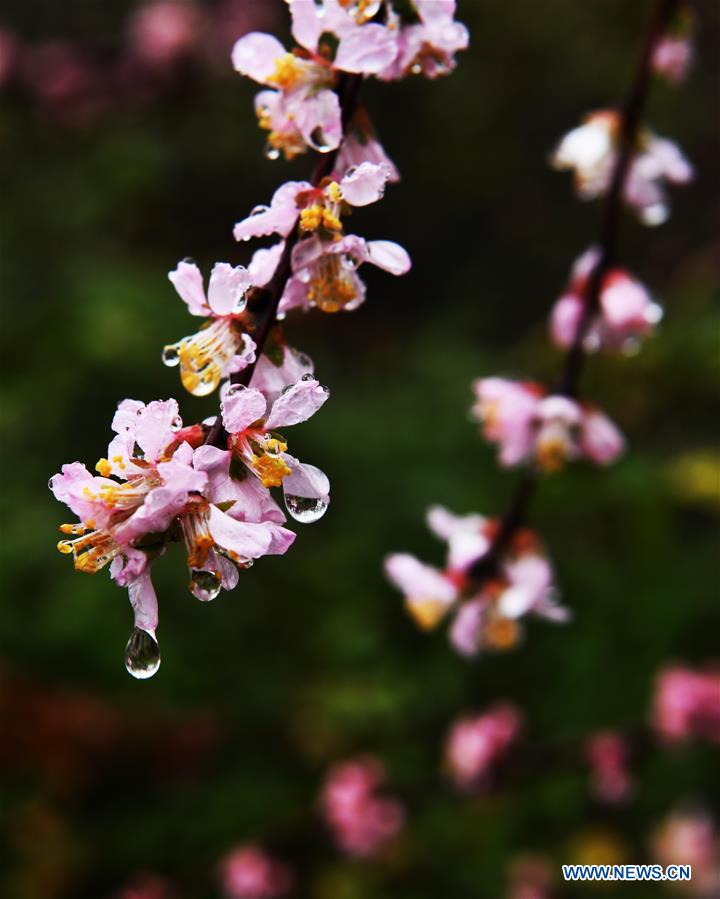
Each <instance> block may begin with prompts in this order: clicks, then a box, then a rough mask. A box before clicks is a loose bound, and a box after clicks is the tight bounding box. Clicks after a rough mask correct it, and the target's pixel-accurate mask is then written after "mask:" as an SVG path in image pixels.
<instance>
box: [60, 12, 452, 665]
mask: <svg viewBox="0 0 720 899" xmlns="http://www.w3.org/2000/svg"><path fill="white" fill-rule="evenodd" d="M286 2H287V5H288V7H289V12H290V16H291V19H292V35H293V39H294V41H295V44H296V45H295V46H294V47H293V48H292V49H291V50H290V51H288V50H286V48H285V47H283V46H282V44H280V42H279V41H278V40H277V39H276V38H275V37H273V36H272V35H269V34H260V33H251V34H247V35H245V36H244V37H242V38H240V39H239V40H238V41H237V43H236V44H235V46H234V48H233V51H232V61H233V65H234V67H235V69H236V70H237V71H238V72H240V73H241V74H243V75H245V76H247V77H250V78H252V79H253V80H255V81H257V82H258V83H259V84H261V85H262V87H263V90H262V91H261V92H260V93H259V94H258V96H257V98H256V103H255V108H256V112H257V116H258V122H259V125H260V128H261V129H263V130H264V131H267V132H268V134H267V144H266V151H265V155H266V156H267V157H269V158H270V159H277V158H279V157H280V156H284V157H285V158H286V159H292V158H293V157H295V156H297V155H300V154H304V153H307V152H312V153H315V154H318V160H317V164H316V165H315V169H314V172H313V175H312V177H311V178H310V179H309V180H308V181H290V182H287V183H285V184H283V185H281V186H280V187H279V188H278V189H277V190H276V191H275V193H274V195H273V197H272V199H271V200H270V203H269V205H262V206H256V207H255V208H254V209H253V210H252V212H251V213H250V215H249V216H247V217H246V218H244V219H242V220H241V221H239V222H238V223H237V224H236V225H235V228H234V236H235V238H236V240H238V241H240V242H243V243H244V242H246V241H250V240H254V239H257V238H266V237H275V238H276V242H275V243H273V244H272V245H270V246H261V247H258V248H257V249H255V251H254V252H253V254H252V256H251V258H250V259H249V261H248V265H247V266H242V265H238V266H233V265H231V264H229V263H227V262H218V263H216V264H215V266H214V267H213V269H212V271H211V272H210V276H209V278H208V280H207V284H206V283H205V281H204V279H203V276H202V273H201V271H200V269H199V268H198V267H197V266H196V265H195V263H194V262H192V261H190V260H184V261H182V262H180V263H179V264H178V265H177V267H176V268H175V269H174V270H173V271H172V272H170V274H169V278H170V281H171V282H172V284H173V286H174V288H175V290H176V291H177V293H178V295H179V296H180V298H181V299H182V301H183V302H184V303H185V304H186V305H187V308H188V312H189V313H190V315H192V316H195V317H196V318H199V319H202V324H201V327H200V328H199V330H197V331H195V332H194V333H191V334H189V335H188V336H185V337H182V338H180V339H179V340H176V341H175V342H174V343H169V344H168V345H167V346H166V347H165V349H164V350H163V354H162V356H163V361H164V363H165V364H166V365H167V366H171V367H178V368H179V372H180V380H181V383H182V385H183V387H185V389H186V390H187V391H188V392H189V393H190V394H192V395H193V396H206V395H208V394H211V393H213V392H214V391H216V390H219V399H220V408H219V412H218V414H217V415H216V416H214V417H213V418H211V419H207V420H205V421H203V422H199V423H193V424H189V425H187V424H185V423H184V422H183V421H182V419H181V417H180V410H179V405H178V403H177V401H176V400H174V399H169V400H156V401H154V402H150V403H147V404H145V403H143V402H140V401H138V400H134V399H125V400H123V401H122V402H120V403H119V405H118V408H117V411H116V413H115V416H114V418H113V419H112V425H111V427H112V431H113V433H114V436H113V437H112V439H111V441H110V444H109V446H108V449H107V454H106V455H105V456H103V457H102V458H101V459H100V460H99V461H98V462H97V464H96V470H97V475H94V474H91V473H90V471H89V470H88V469H87V468H86V466H85V465H84V464H82V463H80V462H73V463H71V464H69V465H64V466H63V467H62V471H61V472H60V473H59V474H56V475H55V476H54V477H53V478H52V479H51V481H50V488H51V490H52V492H53V493H54V495H55V497H56V498H57V499H58V500H60V501H61V502H64V503H65V504H66V505H67V506H68V507H69V508H70V510H71V511H72V512H73V513H74V514H75V515H76V516H77V518H78V519H79V521H78V522H75V523H68V524H63V525H62V526H61V528H60V530H61V531H62V532H63V539H62V540H61V541H60V542H59V544H58V549H59V550H60V552H62V553H64V554H67V555H72V557H73V561H74V565H75V568H76V569H77V570H78V571H81V572H85V573H89V574H94V573H96V572H97V571H99V570H100V569H102V568H104V567H106V566H107V565H109V566H110V575H111V577H112V578H113V580H114V581H115V582H116V583H117V584H119V585H121V586H124V587H127V589H128V593H129V597H130V603H131V605H132V608H133V611H134V617H135V622H134V629H133V631H132V634H131V636H130V640H129V642H128V644H127V649H126V655H125V662H126V667H127V669H128V671H129V672H130V674H132V675H133V676H135V677H137V678H147V677H150V676H152V675H153V674H154V673H155V672H156V671H157V669H158V667H159V665H160V651H159V647H158V643H157V637H156V631H157V626H158V603H157V597H156V594H155V590H154V588H153V584H152V580H151V569H152V565H153V564H154V562H155V560H156V559H157V558H158V557H159V556H161V555H163V554H164V553H165V551H166V549H167V547H168V545H169V544H171V543H175V542H178V543H183V544H184V547H185V553H186V562H187V567H188V570H189V586H190V591H191V592H192V594H193V595H194V596H195V597H196V598H197V599H199V600H201V601H209V600H212V599H214V598H215V597H216V596H217V595H218V594H219V593H220V591H221V590H223V589H224V590H232V589H233V588H234V587H235V586H236V585H237V584H238V581H239V578H240V572H241V571H242V570H243V569H246V568H249V567H250V566H251V565H252V564H253V562H254V561H255V560H256V559H259V558H261V557H262V556H266V555H279V554H283V553H285V552H286V551H287V550H288V548H289V547H290V545H291V544H292V543H293V541H294V539H295V534H294V532H292V531H290V530H288V529H287V528H286V527H285V524H286V517H285V514H284V513H283V511H282V509H281V508H280V506H279V505H278V503H277V501H276V499H275V496H274V495H273V493H272V492H271V491H272V490H274V489H279V488H282V491H283V496H284V503H285V508H286V510H287V512H288V513H289V515H290V516H291V517H292V518H293V519H294V520H296V521H298V522H303V523H304V522H313V521H317V520H318V519H319V518H320V517H321V516H322V515H323V514H324V512H325V510H326V509H327V507H328V503H329V501H330V483H329V481H328V478H327V477H326V475H325V474H324V473H323V472H322V471H321V470H320V469H319V468H316V467H315V466H314V465H310V464H307V463H302V462H300V461H299V460H298V459H296V458H295V457H294V456H292V455H291V454H290V453H289V452H288V442H287V439H286V437H285V429H286V428H290V427H291V426H293V425H296V424H300V423H301V422H303V421H306V420H307V419H308V418H310V417H311V416H312V415H314V414H315V413H316V412H317V411H318V410H319V409H320V408H321V407H322V406H323V405H324V403H325V402H326V401H327V399H328V397H329V391H328V390H327V388H325V387H324V386H322V385H321V384H320V382H319V381H318V380H317V379H316V378H315V376H314V366H313V363H312V360H311V359H309V358H308V357H307V356H306V355H304V354H303V353H300V352H299V351H298V350H296V349H294V348H292V347H291V346H289V345H288V344H287V342H286V340H285V338H284V335H283V333H282V331H281V329H280V327H279V325H278V322H279V321H280V320H281V319H282V318H284V317H285V315H286V314H287V312H289V311H291V310H294V309H303V310H308V309H311V308H312V309H318V310H320V311H322V312H326V313H332V312H338V311H340V310H344V311H351V310H353V309H356V308H357V307H358V306H359V305H360V304H361V303H363V301H364V300H365V285H364V284H363V281H362V279H361V277H360V275H359V273H358V269H359V268H360V266H361V265H363V264H365V263H368V264H371V265H375V266H378V267H380V268H382V269H384V270H385V271H387V272H389V273H390V274H393V275H401V274H404V273H405V272H407V271H408V269H409V268H410V259H409V256H408V254H407V253H406V251H405V250H404V249H403V248H402V247H401V246H399V245H398V244H396V243H394V242H392V241H388V240H367V239H365V238H364V237H361V236H359V235H356V234H350V233H347V232H346V228H345V221H344V220H345V218H346V216H347V215H348V214H349V212H350V211H351V209H353V208H357V207H363V206H367V205H369V204H371V203H375V202H377V201H379V200H380V199H381V197H382V196H383V193H384V190H385V186H386V184H387V183H388V182H392V181H396V180H397V179H398V177H399V175H398V171H397V169H396V167H395V165H394V164H393V163H392V162H391V161H390V159H389V158H388V156H387V155H386V153H385V151H384V149H383V147H382V145H381V144H380V143H379V141H378V140H377V137H376V136H375V132H374V129H373V126H372V123H371V121H370V117H369V115H368V113H367V111H366V110H365V109H364V108H363V107H362V106H361V105H360V102H359V99H358V92H359V89H360V86H361V83H362V81H363V79H365V78H368V77H376V78H378V79H381V80H383V81H393V80H397V79H400V78H403V77H405V76H406V75H410V74H422V75H425V76H427V77H428V78H435V77H437V76H438V75H442V74H446V73H448V72H450V71H452V69H453V67H454V65H455V62H454V54H455V53H456V52H457V51H458V50H462V49H464V48H465V47H466V46H467V42H468V35H467V30H466V29H465V27H464V26H463V25H462V24H460V23H458V22H456V21H455V20H454V13H455V3H454V2H453V0H413V2H412V3H403V4H402V6H400V5H399V4H398V8H397V9H396V8H395V5H394V4H393V3H392V2H391V0H319V2H317V0H286Z"/></svg>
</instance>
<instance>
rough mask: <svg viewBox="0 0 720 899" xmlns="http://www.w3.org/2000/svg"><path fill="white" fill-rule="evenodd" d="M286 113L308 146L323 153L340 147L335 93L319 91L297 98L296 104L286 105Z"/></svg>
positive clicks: (338, 114)
mask: <svg viewBox="0 0 720 899" xmlns="http://www.w3.org/2000/svg"><path fill="white" fill-rule="evenodd" d="M288 112H289V114H290V115H291V116H292V117H293V120H294V122H295V124H296V126H297V128H298V130H299V132H300V134H302V136H303V139H304V140H305V143H306V144H308V146H310V147H313V148H314V149H316V150H319V151H320V152H323V153H327V152H328V151H329V150H335V149H336V148H337V147H339V146H340V141H341V140H342V113H341V111H340V101H339V99H338V95H337V94H336V93H335V91H331V90H320V91H317V92H315V93H311V94H307V95H304V96H302V97H300V96H298V98H297V102H296V103H294V104H293V103H289V104H288Z"/></svg>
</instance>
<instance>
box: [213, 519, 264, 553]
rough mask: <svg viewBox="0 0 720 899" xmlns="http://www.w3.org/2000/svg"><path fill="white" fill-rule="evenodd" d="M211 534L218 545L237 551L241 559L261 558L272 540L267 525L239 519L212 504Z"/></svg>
mask: <svg viewBox="0 0 720 899" xmlns="http://www.w3.org/2000/svg"><path fill="white" fill-rule="evenodd" d="M210 534H211V536H212V538H213V540H214V541H215V542H216V543H217V545H218V546H220V547H222V548H223V549H225V550H229V551H231V552H234V553H237V555H238V557H239V558H240V559H259V558H260V556H262V555H265V553H266V552H267V551H268V548H269V547H270V543H271V541H272V535H271V533H270V531H269V529H268V527H267V526H266V525H264V524H255V523H253V522H248V521H237V520H236V519H234V518H231V517H230V516H229V515H227V514H226V513H225V512H221V511H220V509H218V508H217V506H210Z"/></svg>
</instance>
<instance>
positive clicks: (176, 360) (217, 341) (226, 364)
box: [162, 260, 255, 396]
mask: <svg viewBox="0 0 720 899" xmlns="http://www.w3.org/2000/svg"><path fill="white" fill-rule="evenodd" d="M168 278H169V279H170V281H171V282H172V284H173V286H174V287H175V290H177V292H178V294H179V295H180V298H181V299H182V300H183V302H185V303H186V304H187V307H188V311H189V312H190V314H191V315H197V316H203V317H205V318H208V319H209V320H210V325H209V326H208V327H204V328H202V329H201V330H200V331H198V332H196V333H195V334H191V335H190V336H188V337H183V338H182V339H181V340H178V341H177V343H171V344H168V346H166V347H165V349H164V350H163V355H162V358H163V362H164V363H165V365H168V366H171V367H172V366H176V365H179V366H180V380H181V381H182V384H183V387H185V389H186V390H187V391H189V392H190V393H192V394H193V396H207V395H208V394H209V393H212V391H213V390H215V388H216V387H217V386H218V384H219V383H220V381H221V380H222V378H224V377H227V376H228V375H230V374H231V373H233V372H238V371H242V370H243V369H244V368H246V367H247V366H248V365H250V364H251V363H252V362H254V361H255V343H254V341H253V340H252V338H250V337H249V336H248V335H247V334H245V333H244V330H243V324H242V319H240V318H239V316H240V314H241V313H242V312H243V310H244V309H245V305H246V303H247V300H246V293H247V291H248V289H249V288H250V287H251V286H252V279H251V275H250V272H249V271H248V270H247V269H246V268H243V266H241V265H238V266H235V267H234V268H233V266H231V265H229V264H228V263H227V262H217V263H215V265H214V266H213V270H212V272H211V273H210V283H209V284H208V290H207V295H206V293H205V288H204V286H203V279H202V275H201V274H200V269H199V268H198V267H197V265H195V263H194V262H190V261H189V260H184V261H183V262H180V263H179V264H178V267H177V268H176V269H175V270H174V271H172V272H170V273H169V274H168Z"/></svg>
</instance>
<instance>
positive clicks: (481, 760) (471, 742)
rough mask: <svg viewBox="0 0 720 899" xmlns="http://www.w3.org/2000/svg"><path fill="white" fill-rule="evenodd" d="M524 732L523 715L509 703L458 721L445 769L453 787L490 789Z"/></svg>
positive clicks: (448, 744) (449, 739)
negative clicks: (509, 752)
mask: <svg viewBox="0 0 720 899" xmlns="http://www.w3.org/2000/svg"><path fill="white" fill-rule="evenodd" d="M521 728H522V714H521V713H520V711H519V709H517V708H515V706H513V705H511V704H510V703H506V702H501V703H497V704H496V705H494V706H493V707H492V708H490V709H488V710H487V711H486V712H484V713H483V714H481V715H473V716H469V717H464V718H460V719H459V720H458V721H456V722H455V723H454V724H453V726H452V727H451V729H450V733H449V734H448V736H447V740H446V743H445V767H446V769H447V772H448V775H449V776H450V778H451V779H452V781H453V783H454V784H455V785H456V786H457V787H458V788H460V789H462V790H478V789H482V788H484V787H486V786H488V784H489V783H490V781H491V779H492V777H493V774H494V773H495V771H496V769H497V767H498V765H499V764H500V763H501V762H502V760H503V758H504V757H505V756H506V754H507V753H508V750H509V749H510V748H511V746H512V745H513V743H514V742H515V741H516V739H517V737H518V734H519V733H520V730H521Z"/></svg>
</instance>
